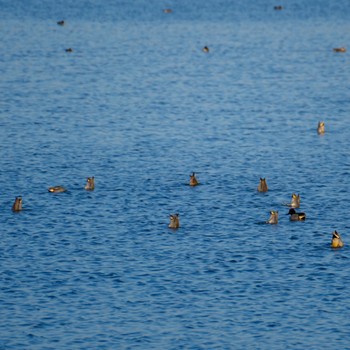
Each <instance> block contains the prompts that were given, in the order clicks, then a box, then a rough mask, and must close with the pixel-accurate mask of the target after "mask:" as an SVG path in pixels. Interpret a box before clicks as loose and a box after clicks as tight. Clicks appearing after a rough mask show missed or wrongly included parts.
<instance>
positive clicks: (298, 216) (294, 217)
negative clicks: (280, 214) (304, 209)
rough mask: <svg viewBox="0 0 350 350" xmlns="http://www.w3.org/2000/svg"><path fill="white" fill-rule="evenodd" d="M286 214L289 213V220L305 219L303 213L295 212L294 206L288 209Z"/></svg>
mask: <svg viewBox="0 0 350 350" xmlns="http://www.w3.org/2000/svg"><path fill="white" fill-rule="evenodd" d="M287 215H290V218H289V219H290V221H304V220H305V219H306V215H305V213H297V212H296V211H295V209H294V208H291V209H289V212H288V214H287Z"/></svg>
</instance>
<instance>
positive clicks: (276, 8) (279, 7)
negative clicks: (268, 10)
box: [273, 5, 283, 10]
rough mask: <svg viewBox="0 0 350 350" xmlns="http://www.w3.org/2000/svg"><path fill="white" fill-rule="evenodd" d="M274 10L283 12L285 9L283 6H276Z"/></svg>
mask: <svg viewBox="0 0 350 350" xmlns="http://www.w3.org/2000/svg"><path fill="white" fill-rule="evenodd" d="M273 8H274V9H275V10H282V9H283V7H282V6H281V5H277V6H274V7H273Z"/></svg>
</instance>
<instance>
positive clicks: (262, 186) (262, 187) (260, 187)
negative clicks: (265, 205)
mask: <svg viewBox="0 0 350 350" xmlns="http://www.w3.org/2000/svg"><path fill="white" fill-rule="evenodd" d="M267 190H268V187H267V183H266V179H265V178H260V183H259V185H258V191H259V192H267Z"/></svg>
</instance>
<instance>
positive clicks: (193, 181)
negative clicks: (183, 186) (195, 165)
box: [190, 173, 199, 186]
mask: <svg viewBox="0 0 350 350" xmlns="http://www.w3.org/2000/svg"><path fill="white" fill-rule="evenodd" d="M198 184H199V182H198V180H197V178H196V174H195V173H192V175H190V186H197V185H198Z"/></svg>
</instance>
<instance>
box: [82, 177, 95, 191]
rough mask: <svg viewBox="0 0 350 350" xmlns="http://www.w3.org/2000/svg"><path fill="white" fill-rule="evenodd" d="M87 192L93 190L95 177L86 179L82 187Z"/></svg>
mask: <svg viewBox="0 0 350 350" xmlns="http://www.w3.org/2000/svg"><path fill="white" fill-rule="evenodd" d="M84 188H85V189H86V190H87V191H93V190H94V189H95V177H94V176H93V177H88V178H87V181H86V185H85V187H84Z"/></svg>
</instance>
